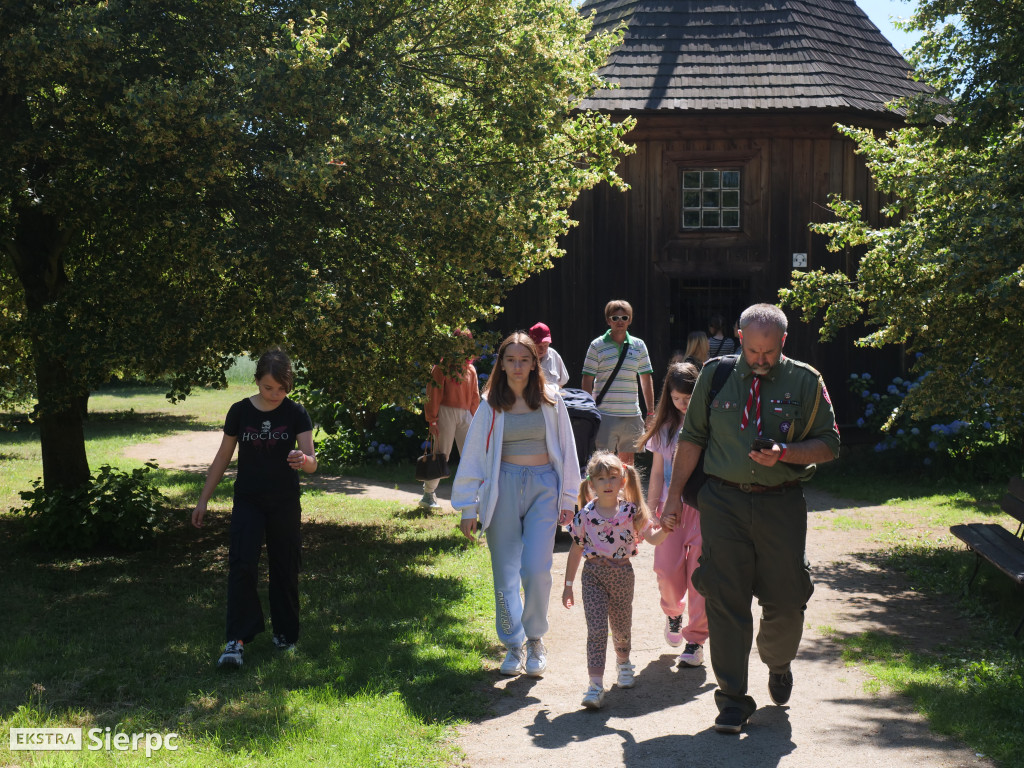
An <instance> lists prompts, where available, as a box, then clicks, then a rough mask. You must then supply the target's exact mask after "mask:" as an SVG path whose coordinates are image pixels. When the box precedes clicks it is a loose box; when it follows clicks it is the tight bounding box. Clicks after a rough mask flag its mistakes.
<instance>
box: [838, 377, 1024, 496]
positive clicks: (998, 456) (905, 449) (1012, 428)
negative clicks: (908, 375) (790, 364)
mask: <svg viewBox="0 0 1024 768" xmlns="http://www.w3.org/2000/svg"><path fill="white" fill-rule="evenodd" d="M928 375H929V374H928V373H925V374H923V375H921V376H919V377H918V378H916V379H904V378H902V377H899V376H897V377H896V378H894V379H893V380H892V381H891V382H890V383H889V384H888V385H885V386H884V388H883V386H882V385H881V384H879V383H876V382H875V380H874V378H873V377H872V376H871V374H870V373H861V374H858V373H853V374H851V375H850V378H849V380H848V381H847V385H848V386H849V388H850V391H851V392H853V394H854V395H856V396H858V397H859V398H860V400H861V403H862V409H863V410H862V412H861V416H860V417H859V418H858V419H857V426H858V427H863V428H865V429H867V430H868V431H869V432H872V433H874V434H876V435H877V436H878V438H879V440H878V442H877V443H876V444H875V446H874V451H875V453H884V454H886V461H887V462H889V463H892V464H893V465H894V466H899V467H901V468H908V467H911V466H913V467H917V468H920V467H931V468H932V469H934V470H937V471H940V472H943V473H946V472H949V471H965V472H966V473H968V474H970V475H971V476H973V477H1003V476H1005V474H1006V473H1007V472H1009V473H1010V474H1012V473H1013V471H1014V470H1013V467H1014V466H1017V465H1019V461H1020V452H1019V450H1018V449H1017V446H1015V443H1014V439H1013V435H1014V434H1019V432H1020V426H1019V424H1017V423H1014V424H1009V423H1007V422H1006V421H1005V420H1004V419H1003V418H1001V417H999V416H997V415H996V414H994V413H993V412H992V409H991V407H990V406H989V405H988V403H985V402H979V403H977V404H976V406H975V408H974V410H973V412H972V413H971V414H970V419H969V420H968V419H964V418H952V417H946V418H943V417H941V416H936V417H934V418H932V419H928V420H925V421H919V420H917V419H914V418H913V416H912V414H911V413H910V412H909V411H908V410H907V409H906V408H904V400H905V399H906V398H907V396H908V395H909V394H910V393H911V392H913V391H914V390H915V389H916V388H918V387H920V386H921V382H922V381H923V380H924V379H925V378H927V376H928Z"/></svg>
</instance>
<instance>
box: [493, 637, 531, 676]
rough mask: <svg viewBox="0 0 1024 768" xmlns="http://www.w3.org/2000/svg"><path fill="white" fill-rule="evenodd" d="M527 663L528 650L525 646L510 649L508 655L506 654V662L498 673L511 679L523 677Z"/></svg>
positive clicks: (502, 663)
mask: <svg viewBox="0 0 1024 768" xmlns="http://www.w3.org/2000/svg"><path fill="white" fill-rule="evenodd" d="M525 663H526V649H525V648H523V646H521V645H520V646H519V647H518V648H509V649H508V653H506V654H505V660H504V661H503V662H501V667H500V669H499V670H498V671H499V672H501V674H503V675H507V676H509V677H513V676H515V675H521V674H523V672H524V671H525V668H524V665H525Z"/></svg>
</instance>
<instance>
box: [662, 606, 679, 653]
mask: <svg viewBox="0 0 1024 768" xmlns="http://www.w3.org/2000/svg"><path fill="white" fill-rule="evenodd" d="M665 641H666V642H667V643H668V644H669V645H670V646H672V647H673V648H678V647H679V646H680V645H682V644H683V615H682V614H679V615H678V616H666V617H665Z"/></svg>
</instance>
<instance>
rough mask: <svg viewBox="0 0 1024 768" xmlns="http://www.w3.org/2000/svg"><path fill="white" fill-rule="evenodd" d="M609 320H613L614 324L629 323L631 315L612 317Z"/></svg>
mask: <svg viewBox="0 0 1024 768" xmlns="http://www.w3.org/2000/svg"><path fill="white" fill-rule="evenodd" d="M608 319H609V320H611V321H612V322H613V323H628V322H629V315H612V316H611V317H609V318H608Z"/></svg>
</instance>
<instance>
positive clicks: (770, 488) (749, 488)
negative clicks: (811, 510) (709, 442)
mask: <svg viewBox="0 0 1024 768" xmlns="http://www.w3.org/2000/svg"><path fill="white" fill-rule="evenodd" d="M708 477H710V478H711V479H712V480H717V481H718V482H720V483H721V484H722V485H727V486H729V487H730V488H739V489H740V490H741V491H743V492H744V493H782V491H784V490H786V489H787V488H799V487H800V481H799V480H790V481H789V482H788V483H781V484H779V485H758V484H757V483H734V482H731V481H729V480H723V479H722V478H720V477H717V476H715V475H708Z"/></svg>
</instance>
